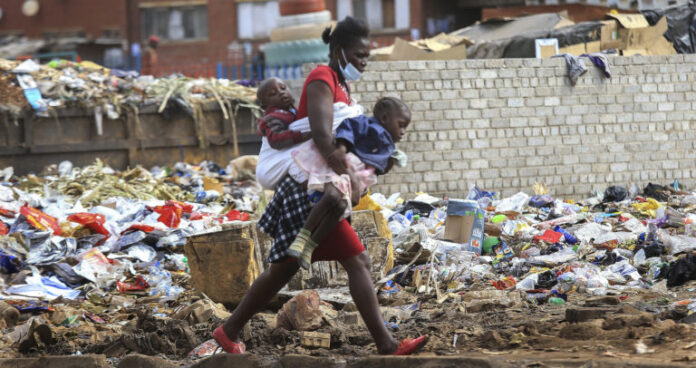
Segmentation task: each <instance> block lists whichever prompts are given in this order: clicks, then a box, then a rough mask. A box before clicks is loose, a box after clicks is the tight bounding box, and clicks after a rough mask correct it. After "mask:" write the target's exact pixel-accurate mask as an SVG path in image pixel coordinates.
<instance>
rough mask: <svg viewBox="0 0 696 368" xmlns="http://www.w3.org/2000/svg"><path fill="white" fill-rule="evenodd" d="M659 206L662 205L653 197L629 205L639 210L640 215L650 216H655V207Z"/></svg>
mask: <svg viewBox="0 0 696 368" xmlns="http://www.w3.org/2000/svg"><path fill="white" fill-rule="evenodd" d="M661 206H662V205H661V204H660V202H658V201H656V200H655V199H653V198H648V199H647V200H646V201H645V202H643V203H633V204H631V207H633V208H635V209H636V210H638V212H640V213H641V215H644V216H650V217H652V218H655V217H657V209H658V208H660V207H661Z"/></svg>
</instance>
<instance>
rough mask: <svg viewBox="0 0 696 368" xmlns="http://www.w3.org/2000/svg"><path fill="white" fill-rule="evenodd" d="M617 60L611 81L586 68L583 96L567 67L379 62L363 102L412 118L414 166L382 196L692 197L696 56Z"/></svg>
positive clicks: (387, 180) (366, 81) (361, 91)
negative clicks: (683, 192) (544, 189)
mask: <svg viewBox="0 0 696 368" xmlns="http://www.w3.org/2000/svg"><path fill="white" fill-rule="evenodd" d="M610 60H611V64H612V65H611V72H612V78H611V79H605V78H604V77H603V75H602V74H601V72H599V70H598V69H596V68H595V67H593V66H592V64H591V63H590V62H589V61H587V62H586V65H587V68H588V72H587V73H586V74H585V75H583V76H582V77H580V79H579V80H578V83H577V85H576V86H574V87H573V86H571V85H570V84H569V81H568V79H567V77H566V66H565V62H564V61H563V60H562V59H545V60H540V59H495V60H456V61H408V62H406V61H403V62H372V63H370V65H369V66H368V69H369V71H368V72H366V73H365V75H364V77H363V79H361V81H360V82H358V83H356V84H355V85H354V90H355V91H354V96H355V97H357V98H358V100H359V101H360V102H361V103H362V104H363V105H364V106H365V107H367V108H371V107H372V105H373V104H374V102H375V101H376V100H377V98H379V97H380V96H387V95H391V96H395V97H399V98H401V99H403V100H404V101H405V102H406V103H407V104H408V105H409V106H410V107H411V110H412V123H411V125H410V126H409V129H408V133H407V135H406V137H405V139H404V141H402V142H401V143H400V144H399V148H401V149H402V150H404V151H406V153H407V154H408V155H409V161H410V162H409V164H408V166H407V167H405V168H396V169H395V170H393V171H392V172H391V173H390V174H388V175H386V176H384V177H381V178H380V184H379V185H378V186H377V187H376V188H375V189H376V190H377V191H381V192H385V193H392V192H397V191H398V192H402V193H405V192H414V191H426V192H429V193H431V194H433V193H434V194H449V195H455V196H456V195H462V194H463V193H466V192H467V191H468V187H469V185H470V184H474V183H476V184H478V185H479V187H482V188H485V189H489V190H501V191H502V192H503V195H510V194H514V193H515V192H517V191H520V190H523V191H527V192H531V186H532V185H533V184H534V183H535V182H540V183H545V184H547V185H548V186H549V188H550V191H551V194H554V195H559V196H565V197H576V198H578V197H583V196H585V195H587V194H589V193H590V191H591V190H593V189H595V188H596V189H600V190H602V191H603V190H604V189H605V188H606V186H608V185H613V184H620V185H626V186H628V185H630V184H633V183H637V184H639V185H641V186H643V185H645V184H647V183H648V182H656V183H660V184H667V183H671V182H672V181H673V180H674V179H677V180H678V181H679V182H680V183H682V185H686V186H687V187H689V188H694V186H695V184H696V179H695V178H696V167H695V166H694V159H695V158H696V152H695V151H694V148H695V144H694V142H696V132H694V130H693V125H694V123H693V120H694V119H696V111H694V110H695V109H696V84H695V81H696V55H672V56H652V57H643V56H633V57H616V58H611V59H610ZM307 70H308V68H307V67H306V68H305V71H307ZM300 87H301V86H300Z"/></svg>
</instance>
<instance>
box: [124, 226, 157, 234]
mask: <svg viewBox="0 0 696 368" xmlns="http://www.w3.org/2000/svg"><path fill="white" fill-rule="evenodd" d="M138 230H140V231H144V232H146V233H150V232H153V231H155V228H154V227H153V226H150V225H144V224H134V225H131V226H130V227H129V228H127V229H126V230H123V232H121V235H123V234H125V233H129V232H131V231H138Z"/></svg>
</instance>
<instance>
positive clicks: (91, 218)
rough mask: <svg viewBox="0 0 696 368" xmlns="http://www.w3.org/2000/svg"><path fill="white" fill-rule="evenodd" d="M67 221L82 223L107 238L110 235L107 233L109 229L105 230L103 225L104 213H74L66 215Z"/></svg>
mask: <svg viewBox="0 0 696 368" xmlns="http://www.w3.org/2000/svg"><path fill="white" fill-rule="evenodd" d="M68 221H72V222H76V223H78V224H80V225H83V226H84V227H86V228H88V229H90V230H92V231H94V232H96V233H99V234H102V235H104V236H106V237H107V238H108V237H109V236H110V235H111V234H109V230H106V228H105V227H104V222H106V219H105V218H104V215H102V214H100V213H89V212H80V213H75V214H72V215H70V216H68Z"/></svg>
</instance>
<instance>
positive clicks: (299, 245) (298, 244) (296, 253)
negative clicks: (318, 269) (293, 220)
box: [288, 228, 312, 259]
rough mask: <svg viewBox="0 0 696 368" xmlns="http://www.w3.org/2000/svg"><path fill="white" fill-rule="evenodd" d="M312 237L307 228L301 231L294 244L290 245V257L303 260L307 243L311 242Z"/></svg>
mask: <svg viewBox="0 0 696 368" xmlns="http://www.w3.org/2000/svg"><path fill="white" fill-rule="evenodd" d="M310 236H312V232H311V231H309V230H307V229H305V228H302V229H300V232H299V233H298V234H297V237H296V238H295V240H294V241H293V242H292V244H290V249H288V255H290V257H292V258H297V259H300V258H302V253H303V252H304V249H305V246H306V244H307V241H309V240H310V238H309V237H310Z"/></svg>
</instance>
